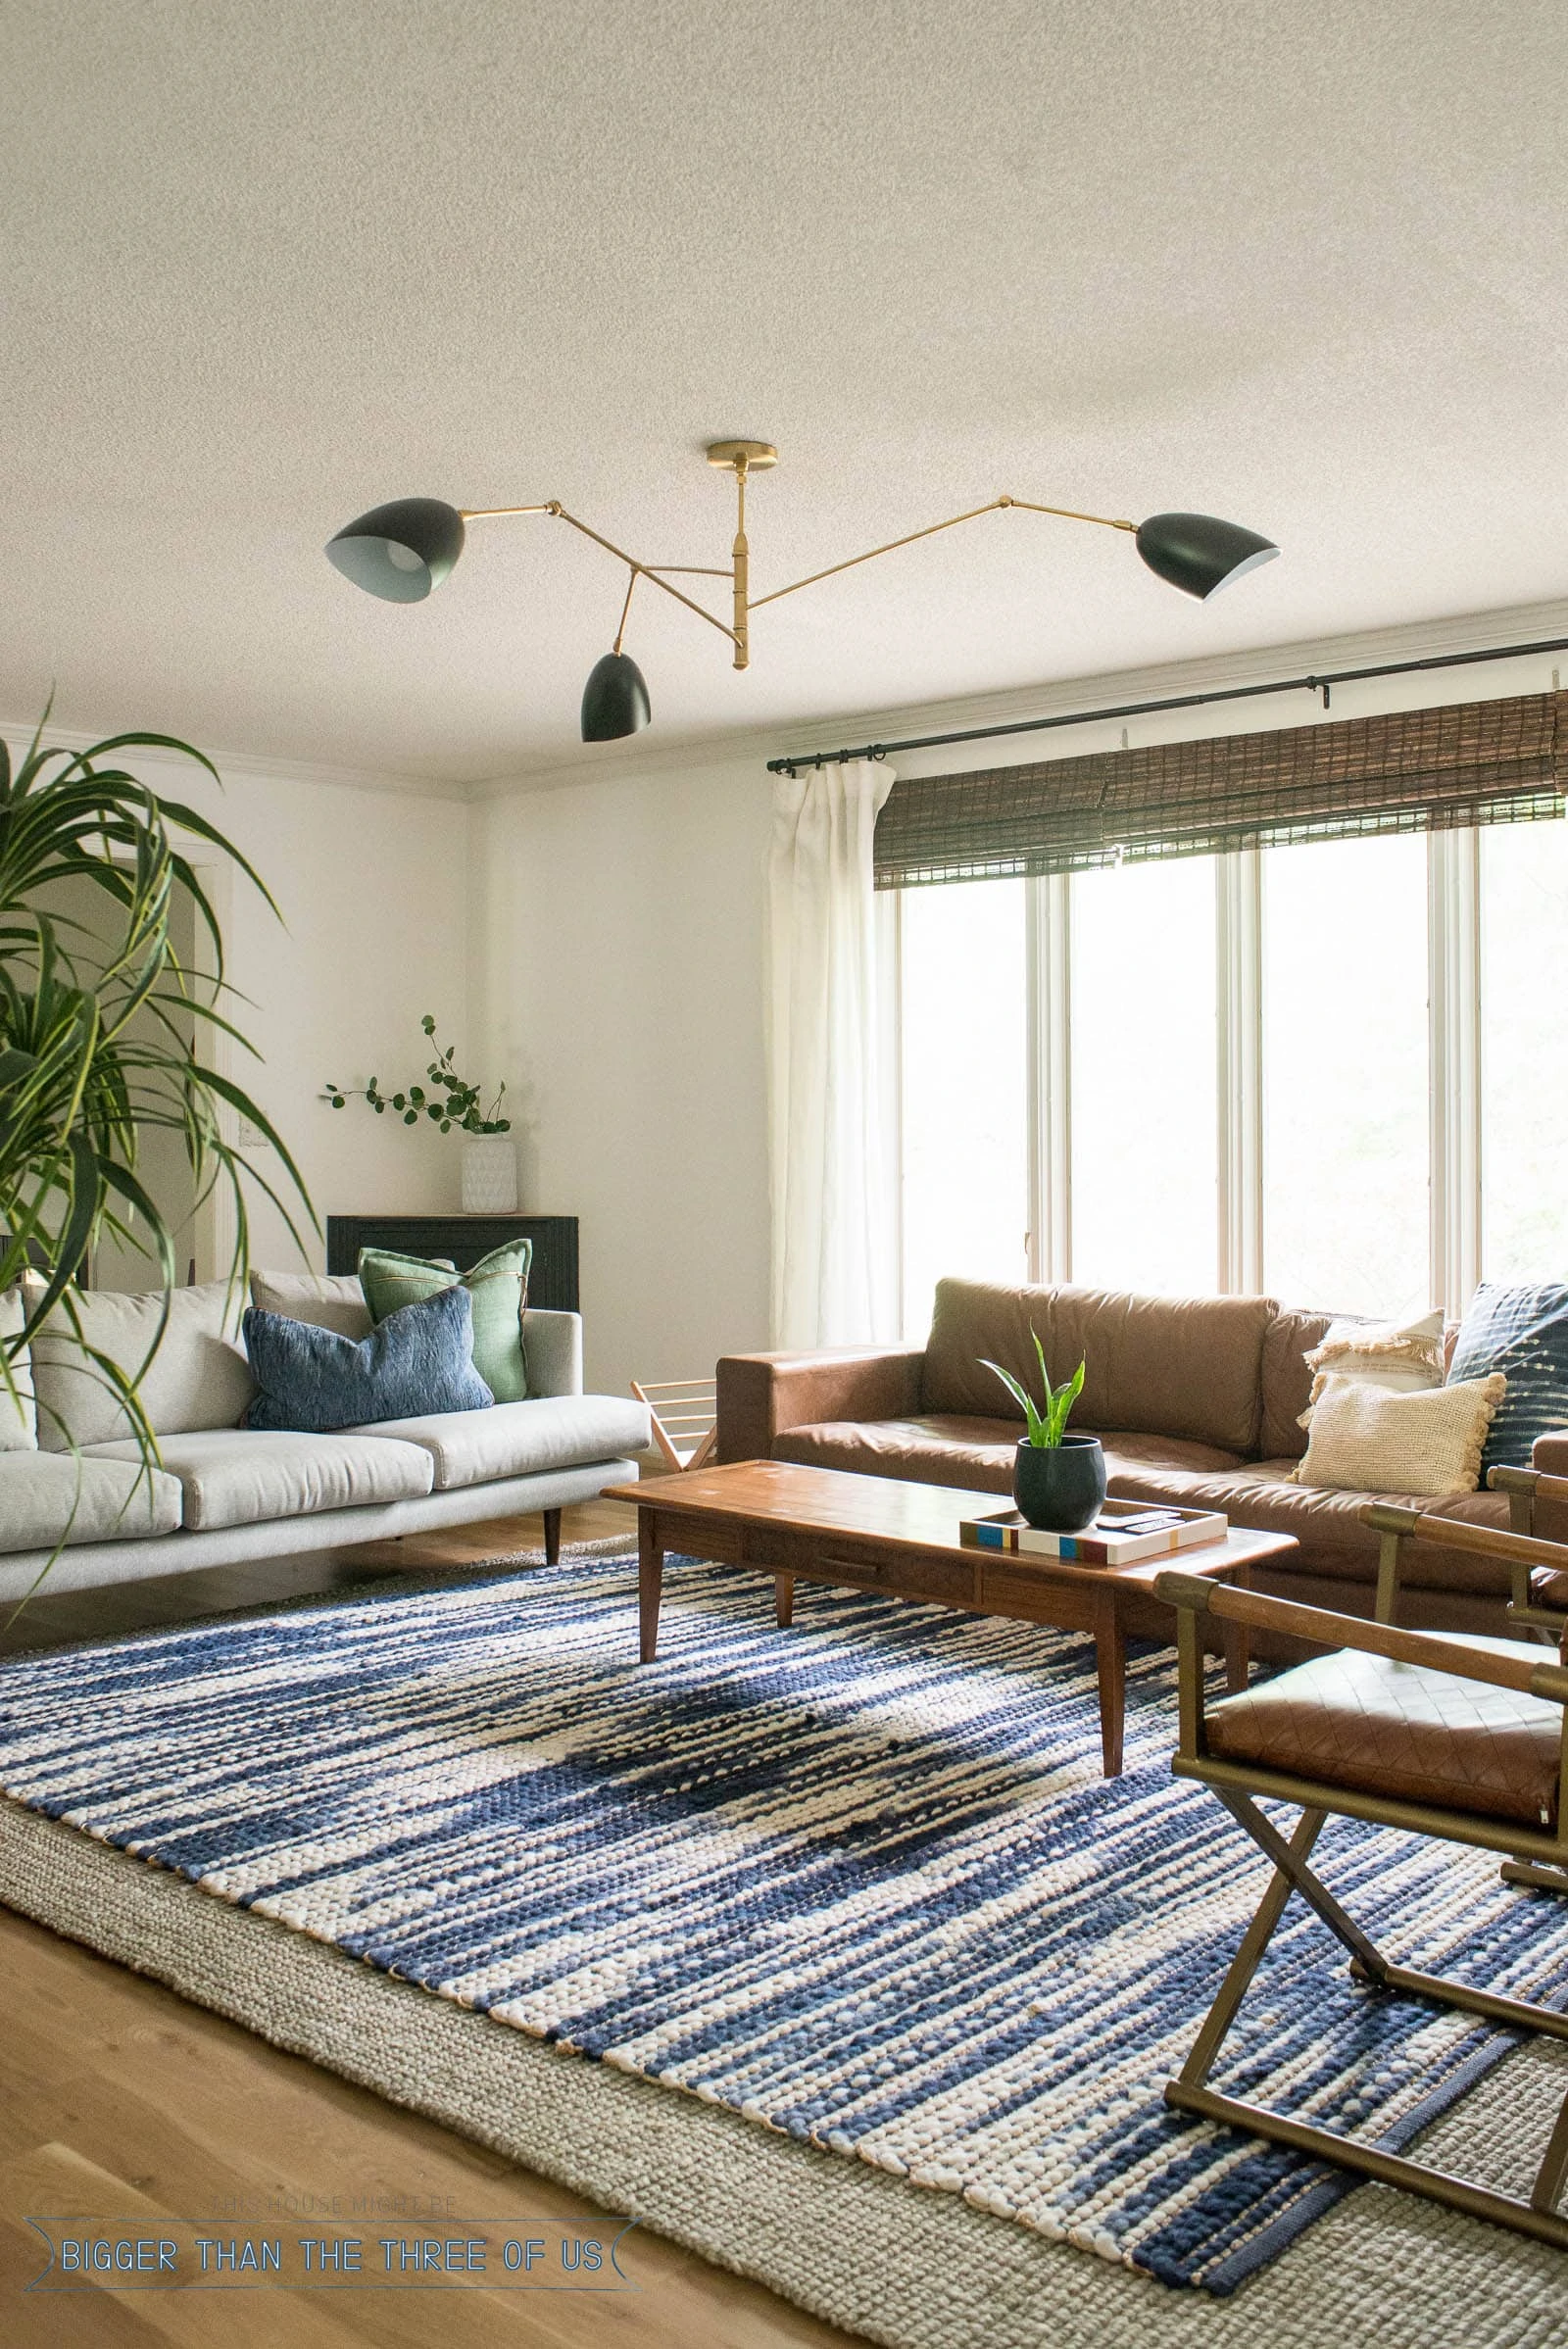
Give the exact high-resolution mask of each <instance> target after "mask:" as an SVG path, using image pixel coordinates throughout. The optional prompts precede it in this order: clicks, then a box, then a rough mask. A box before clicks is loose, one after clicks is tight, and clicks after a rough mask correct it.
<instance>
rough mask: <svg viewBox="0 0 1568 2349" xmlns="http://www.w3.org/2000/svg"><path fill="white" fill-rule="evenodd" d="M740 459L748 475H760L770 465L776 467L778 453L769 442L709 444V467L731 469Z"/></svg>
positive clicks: (715, 442) (731, 441)
mask: <svg viewBox="0 0 1568 2349" xmlns="http://www.w3.org/2000/svg"><path fill="white" fill-rule="evenodd" d="M742 458H744V459H745V460H746V469H747V471H748V472H749V473H762V472H765V471H766V470H767V468H768V466H769V465H777V463H778V451H777V449H775V448H774V446H773V444H772V442H771V441H770V440H715V441H711V442H710V443H709V447H708V462H709V464H710V465H722V466H724V467H725V468H727V469H732V468H733V467H734V466H735V465H739V463H740V461H741V459H742Z"/></svg>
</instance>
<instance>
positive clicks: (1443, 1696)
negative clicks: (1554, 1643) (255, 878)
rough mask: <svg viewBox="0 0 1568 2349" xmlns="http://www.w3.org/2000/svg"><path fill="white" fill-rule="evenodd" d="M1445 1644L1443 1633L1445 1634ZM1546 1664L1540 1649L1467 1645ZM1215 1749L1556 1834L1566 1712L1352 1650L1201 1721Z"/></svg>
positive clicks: (1217, 1753) (1491, 1642)
mask: <svg viewBox="0 0 1568 2349" xmlns="http://www.w3.org/2000/svg"><path fill="white" fill-rule="evenodd" d="M1440 1636H1441V1635H1440ZM1465 1644H1467V1645H1469V1646H1472V1647H1488V1648H1494V1649H1495V1650H1496V1651H1497V1652H1498V1653H1499V1654H1503V1655H1509V1654H1511V1655H1517V1656H1521V1657H1524V1658H1525V1659H1526V1660H1527V1661H1528V1662H1530V1663H1533V1664H1534V1663H1539V1662H1540V1661H1541V1660H1542V1657H1543V1654H1544V1653H1548V1654H1549V1651H1544V1650H1543V1649H1542V1648H1541V1647H1540V1646H1539V1645H1537V1644H1533V1643H1531V1642H1529V1641H1525V1640H1519V1639H1475V1638H1471V1639H1468V1640H1467V1641H1466V1642H1465ZM1205 1721H1206V1727H1207V1744H1208V1751H1209V1753H1210V1754H1211V1755H1213V1756H1214V1757H1216V1758H1217V1759H1221V1760H1224V1761H1227V1762H1250V1763H1255V1764H1256V1765H1257V1767H1258V1768H1259V1769H1262V1770H1271V1771H1272V1770H1277V1771H1282V1772H1285V1773H1288V1774H1289V1775H1290V1776H1291V1777H1293V1778H1300V1779H1315V1780H1318V1781H1320V1782H1322V1783H1323V1784H1325V1785H1328V1786H1353V1787H1357V1788H1361V1789H1364V1790H1366V1791H1369V1792H1375V1793H1378V1794H1381V1795H1385V1796H1392V1797H1394V1798H1396V1799H1397V1800H1400V1801H1408V1802H1423V1803H1437V1804H1440V1805H1441V1806H1442V1807H1443V1808H1444V1809H1446V1810H1453V1811H1471V1812H1476V1813H1479V1814H1480V1815H1481V1816H1482V1817H1484V1818H1491V1819H1516V1820H1523V1821H1525V1822H1526V1823H1527V1824H1528V1825H1530V1826H1531V1827H1545V1828H1552V1827H1555V1825H1556V1822H1557V1774H1558V1765H1559V1761H1560V1757H1561V1752H1562V1707H1561V1705H1559V1704H1548V1703H1546V1702H1545V1701H1544V1699H1542V1698H1541V1697H1537V1696H1523V1695H1515V1694H1514V1693H1513V1692H1512V1691H1511V1690H1509V1689H1507V1688H1488V1687H1487V1686H1486V1685H1485V1684H1484V1683H1483V1682H1480V1681H1469V1680H1454V1679H1451V1678H1449V1677H1448V1676H1447V1675H1446V1674H1445V1673H1441V1672H1429V1671H1426V1670H1424V1669H1423V1668H1422V1667H1420V1666H1419V1665H1414V1664H1395V1663H1391V1662H1389V1661H1388V1660H1387V1659H1386V1658H1385V1657H1383V1656H1374V1655H1365V1654H1358V1653H1356V1652H1354V1651H1352V1650H1350V1649H1346V1650H1345V1651H1344V1652H1343V1653H1340V1654H1336V1655H1326V1656H1318V1657H1316V1658H1314V1660H1313V1661H1312V1662H1311V1663H1309V1664H1299V1665H1297V1666H1296V1667H1295V1668H1294V1669H1293V1670H1291V1671H1289V1672H1282V1673H1280V1674H1279V1675H1278V1677H1277V1678H1276V1679H1274V1680H1270V1681H1263V1682H1260V1683H1259V1684H1258V1686H1257V1687H1256V1688H1249V1689H1248V1690H1247V1692H1246V1693H1245V1694H1244V1695H1240V1696H1232V1697H1229V1698H1227V1699H1226V1700H1225V1701H1224V1702H1223V1703H1220V1704H1216V1705H1214V1706H1213V1707H1212V1708H1211V1709H1210V1710H1209V1711H1208V1712H1207V1713H1206V1715H1205Z"/></svg>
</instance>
